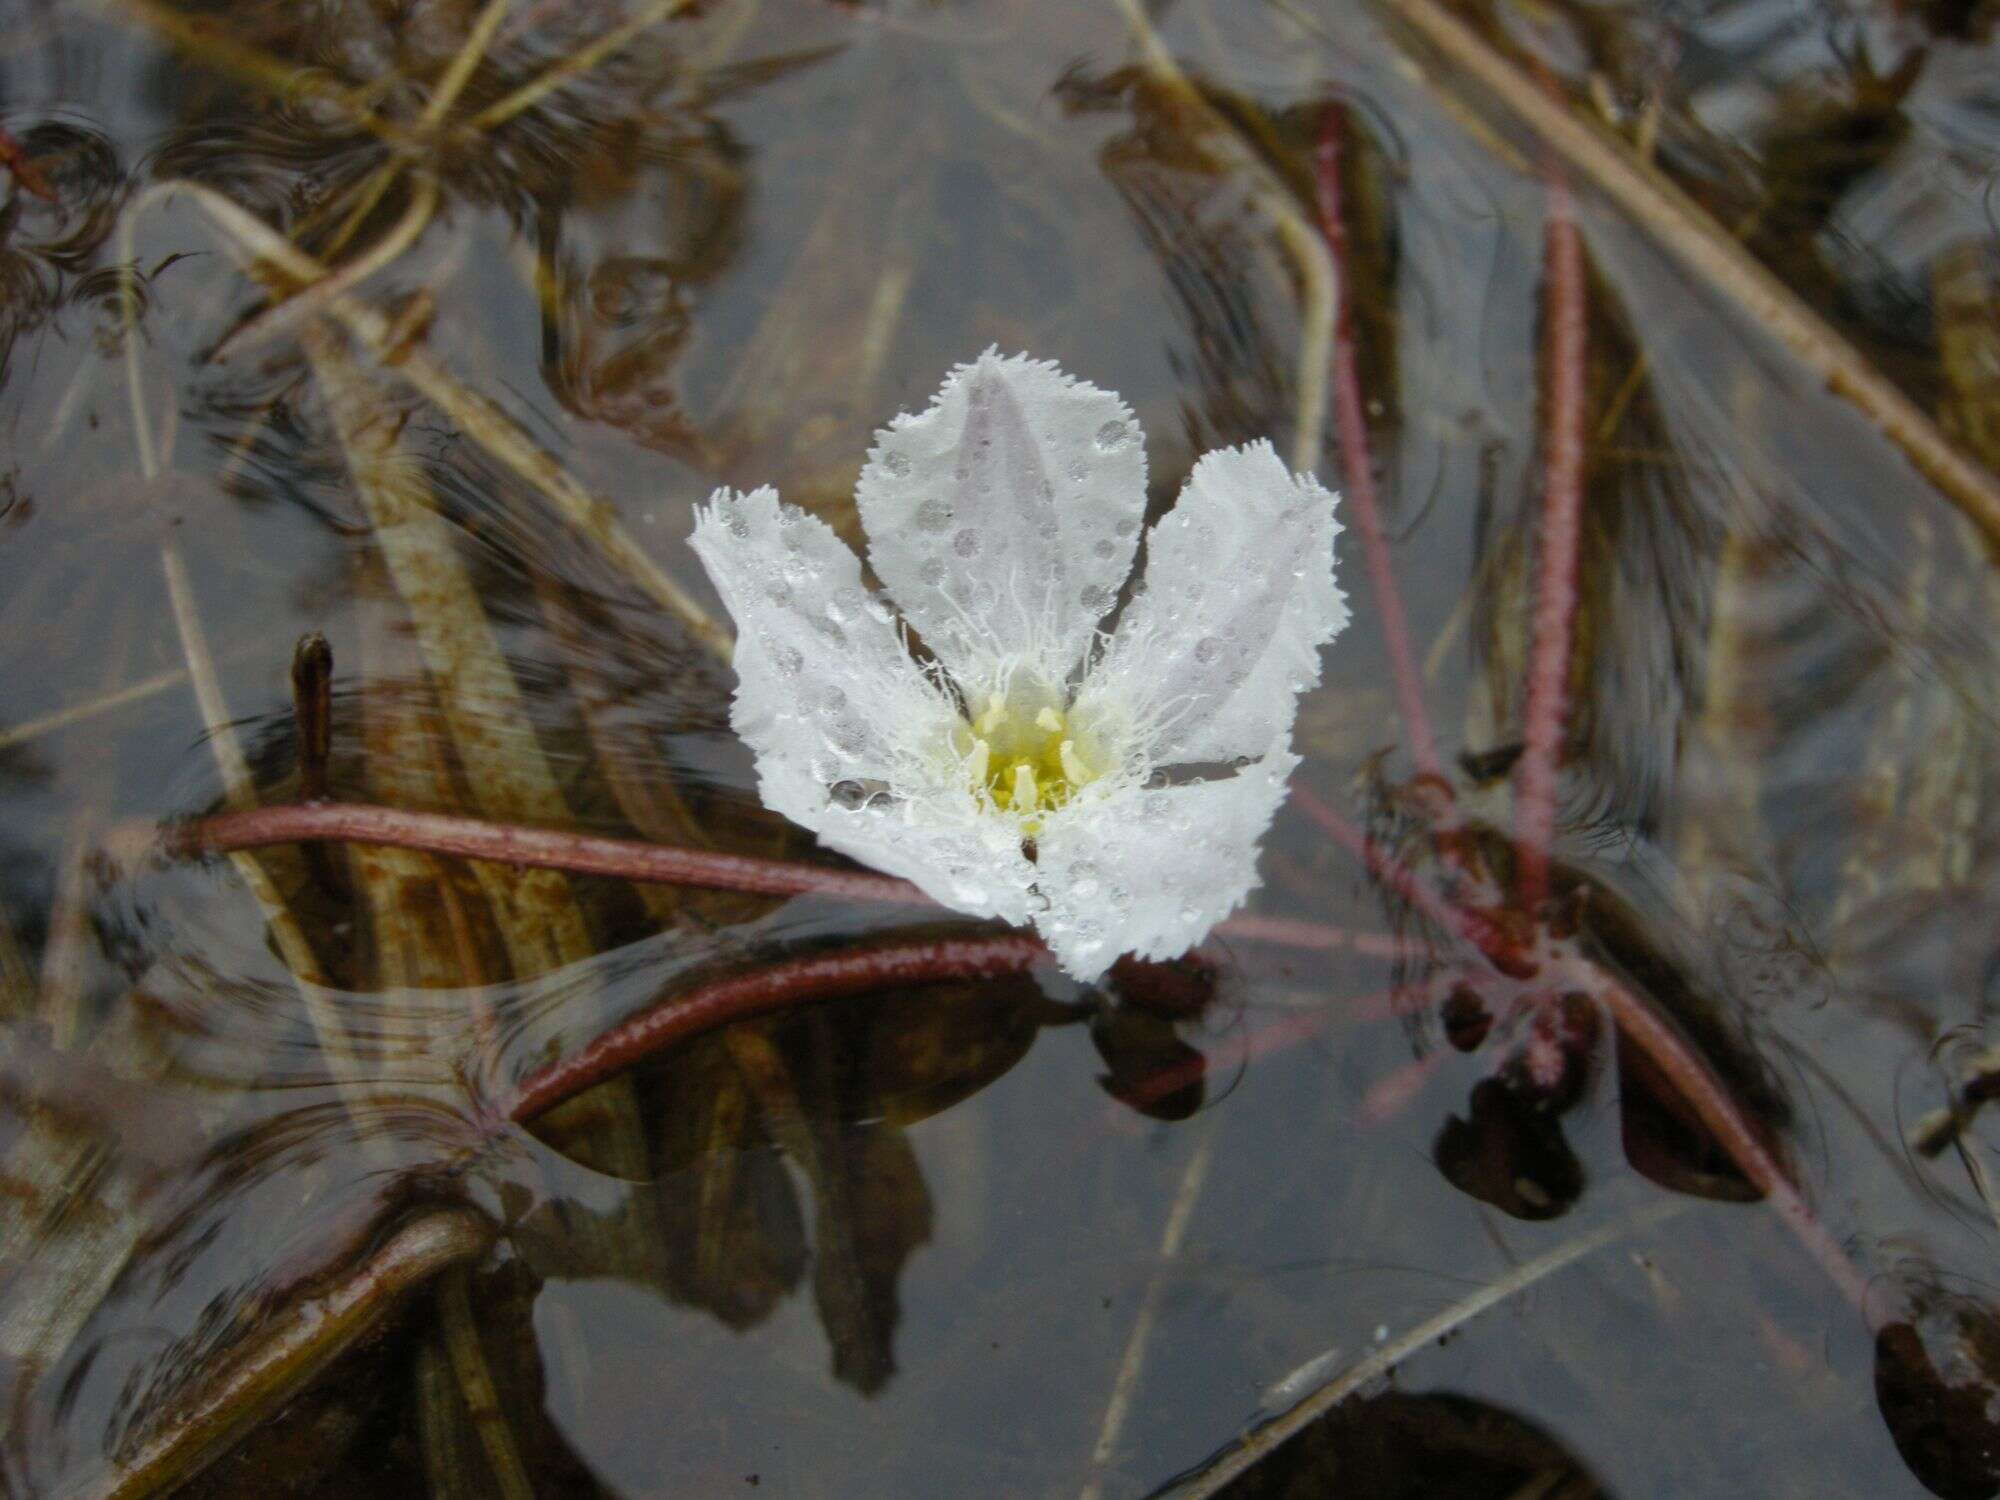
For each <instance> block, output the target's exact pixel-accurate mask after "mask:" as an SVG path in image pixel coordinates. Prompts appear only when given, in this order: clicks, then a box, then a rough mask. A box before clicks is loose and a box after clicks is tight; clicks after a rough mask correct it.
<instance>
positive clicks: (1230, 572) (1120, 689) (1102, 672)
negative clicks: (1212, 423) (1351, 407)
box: [1075, 442, 1347, 767]
mask: <svg viewBox="0 0 2000 1500" xmlns="http://www.w3.org/2000/svg"><path fill="white" fill-rule="evenodd" d="M1333 507H1334V497H1333V496H1332V495H1330V494H1328V493H1327V492H1326V491H1325V490H1324V489H1322V488H1320V486H1319V485H1318V484H1317V483H1316V482H1315V481H1314V480H1313V479H1312V478H1311V477H1310V476H1306V477H1303V478H1294V477H1293V475H1292V473H1291V471H1290V470H1288V469H1287V468H1286V467H1285V465H1284V463H1283V462H1282V461H1281V460H1280V459H1279V458H1278V455H1277V454H1276V452H1274V451H1273V450H1272V448H1271V445H1270V444H1269V443H1267V442H1256V443H1251V444H1249V445H1248V446H1246V447H1242V448H1230V449H1224V450H1220V451H1217V452H1214V453H1209V454H1206V455H1205V456H1203V458H1202V459H1201V460H1200V462H1198V463H1197V464H1196V465H1195V466H1194V472H1193V473H1192V474H1190V475H1189V476H1188V481H1187V484H1186V486H1185V487H1184V488H1183V489H1182V490H1181V495H1180V499H1179V500H1178V501H1177V502H1176V503H1175V505H1174V508H1173V509H1172V510H1171V511H1170V512H1168V513H1167V515H1165V516H1164V517H1162V518H1161V519H1160V521H1159V522H1158V523H1157V524H1155V525H1154V526H1153V528H1152V529H1151V530H1150V531H1148V532H1147V533H1146V567H1145V581H1144V584H1143V586H1142V587H1141V589H1140V590H1139V592H1138V593H1137V594H1136V595H1135V596H1134V598H1133V600H1132V602H1131V604H1130V605H1128V606H1127V608H1126V610H1125V613H1124V615H1123V617H1122V618H1121V619H1120V621H1119V624H1118V630H1117V633H1116V635H1114V636H1113V638H1112V640H1111V641H1110V643H1109V645H1108V646H1107V647H1106V649H1105V653H1104V655H1103V657H1102V659H1101V660H1099V661H1098V663H1097V664H1096V665H1095V666H1094V667H1093V668H1092V670H1091V672H1090V675H1089V676H1088V677H1087V678H1086V679H1085V680H1084V682H1083V685H1082V687H1081V688H1080V689H1079V691H1078V694H1077V706H1076V715H1075V717H1076V719H1077V722H1078V723H1079V724H1080V725H1083V726H1097V725H1101V726H1103V728H1102V729H1101V730H1100V733H1102V734H1103V735H1104V737H1105V738H1107V739H1113V740H1116V739H1121V738H1122V739H1125V740H1127V741H1130V742H1135V743H1143V744H1144V746H1145V747H1146V753H1147V755H1148V756H1149V758H1150V759H1151V761H1152V763H1153V764H1154V765H1155V766H1163V767H1170V766H1175V765H1187V764H1196V763H1201V762H1209V761H1229V760H1236V759H1240V758H1243V757H1245V756H1254V755H1258V754H1260V753H1262V752H1263V750H1264V749H1265V747H1267V746H1269V745H1270V744H1271V743H1272V742H1273V741H1274V739H1276V740H1282V739H1284V738H1286V737H1287V736H1288V735H1289V731H1290V727H1291V723H1292V718H1293V715H1294V714H1295V713H1296V712H1297V707H1298V703H1297V700H1298V695H1299V694H1300V693H1302V692H1304V691H1306V690H1307V689H1308V688H1311V687H1312V686H1313V685H1314V684H1316V683H1317V682H1318V681H1319V648H1320V646H1321V645H1322V644H1323V643H1325V642H1326V641H1329V640H1331V639H1333V637H1334V636H1335V635H1336V634H1337V633H1338V632H1339V631H1340V629H1341V627H1342V626H1344V625H1345V624H1346V623H1347V601H1346V598H1345V597H1344V596H1343V595H1342V593H1341V591H1340V589H1339V588H1338V587H1337V586H1336V585H1335V583H1334V581H1333V539H1334V538H1335V537H1336V536H1338V535H1339V533H1340V529H1341V528H1340V523H1339V522H1337V521H1336V520H1334V518H1333ZM1120 726H1124V728H1123V729H1122V732H1121V727H1120Z"/></svg>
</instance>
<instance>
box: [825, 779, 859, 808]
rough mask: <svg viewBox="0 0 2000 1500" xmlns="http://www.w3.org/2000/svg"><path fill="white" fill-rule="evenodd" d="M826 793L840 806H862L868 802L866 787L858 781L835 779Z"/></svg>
mask: <svg viewBox="0 0 2000 1500" xmlns="http://www.w3.org/2000/svg"><path fill="white" fill-rule="evenodd" d="M826 794H827V796H828V797H830V798H832V799H833V801H835V802H837V803H839V804H840V805H841V806H842V807H864V806H866V805H867V802H868V788H867V787H866V786H865V785H864V784H863V783H861V782H859V781H853V780H848V781H836V782H835V783H834V784H833V785H832V786H830V787H828V788H827V789H826Z"/></svg>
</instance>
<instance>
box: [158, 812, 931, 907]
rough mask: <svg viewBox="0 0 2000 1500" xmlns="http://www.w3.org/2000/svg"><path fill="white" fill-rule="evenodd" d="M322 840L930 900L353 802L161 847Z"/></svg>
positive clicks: (844, 880)
mask: <svg viewBox="0 0 2000 1500" xmlns="http://www.w3.org/2000/svg"><path fill="white" fill-rule="evenodd" d="M321 839H335V840H346V841H350V842H353V843H357V844H388V845H391V846H393V847H396V848H400V849H423V850H427V851H428V852H430V853H432V854H456V855H462V856H464V857H466V858H468V859H490V860H493V861H495V862H496V863H499V864H503V865H528V866H532V867H535V868H538V869H548V870H567V871H569V872H570V873H572V874H576V875H608V876H612V877H614V878H617V879H621V880H637V881H643V882H647V883H652V884H664V885H696V886H707V887H710V888H713V889H717V890H730V891H752V892H755V893H757V894H759V895H767V896H800V895H808V894H811V895H821V896H839V897H844V898H846V899H848V900H851V901H886V902H892V903H895V904H898V905H903V906H927V905H929V904H930V901H929V898H928V897H926V896H925V895H924V894H923V893H922V892H921V891H919V890H918V889H917V888H916V887H915V886H913V885H911V884H910V883H909V882H908V881H905V880H892V879H890V878H889V877H888V876H886V875H867V874H861V873H858V872H855V871H850V870H829V869H825V868H823V867H821V866H819V865H808V864H801V863H798V862H797V861H794V860H784V859H759V858H757V857H755V856H753V855H747V854H718V853H715V852H714V851H712V850H707V849H676V848H674V847H672V846H671V845H667V844H650V843H647V842H645V841H644V840H641V839H608V838H598V837H595V836H592V835H590V834H582V833H565V832H563V831H561V830H559V829H553V828H523V827H519V826H516V825H513V824H508V823H487V822H482V821H481V820H479V819H477V818H461V817H456V816H453V815H451V814H449V813H427V812H411V811H409V810H407V809H404V808H398V807H377V806H374V805H373V804H370V803H362V802H290V803H276V804H273V805H272V806H269V807H255V808H250V809H247V810H245V811H243V812H226V813H217V814H216V815H214V816H213V817H208V818H203V819H201V820H200V821H199V822H193V823H184V824H181V825H180V826H179V827H176V828H173V829H171V830H169V832H168V834H167V847H168V848H169V850H171V851H172V852H173V853H175V854H210V853H216V854H219V853H225V852H227V851H229V850H233V849H259V848H263V847H265V846H267V845H270V844H299V843H310V842H313V841H316V840H321Z"/></svg>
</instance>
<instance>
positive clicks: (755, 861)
mask: <svg viewBox="0 0 2000 1500" xmlns="http://www.w3.org/2000/svg"><path fill="white" fill-rule="evenodd" d="M318 840H349V841H352V842H354V843H360V844H387V845H391V846H394V847H396V848H399V849H422V850H424V851H426V852H428V853H431V854H444V855H458V856H462V857H464V858H467V859H490V860H493V861H495V862H496V863H499V864H506V865H527V866H531V867H534V868H537V869H548V870H565V871H567V872H569V873H570V874H572V875H604V876H609V877H610V878H612V879H615V880H633V881H639V882H641V883H644V884H659V885H692V886H702V887H706V888H709V889H712V890H725V891H749V892H751V893H753V894H757V895H766V896H802V895H816V896H831V897H837V898H839V899H842V900H847V901H869V902H884V903H887V904H889V905H893V906H933V905H935V904H936V903H935V902H933V901H932V900H931V898H930V897H928V896H926V895H925V894H924V893H923V892H922V891H920V890H918V889H917V888H916V887H915V886H913V885H911V884H910V883H909V882H908V881H906V880H896V879H892V878H891V877H889V876H887V875H870V874H867V873H865V872H862V871H854V870H832V869H828V868H826V867H825V866H824V865H809V864H804V863H801V862H799V861H797V860H788V859H761V858H758V857H757V856H755V855H748V854H718V853H716V852H714V851H712V850H707V849H681V848H676V847H674V846H673V845H670V844H655V843H649V842H647V841H646V840H644V839H612V838H599V837H596V836H594V835H591V834H581V833H566V832H563V831H561V830H559V829H553V828H523V827H520V826H518V825H515V824H510V823H488V822H484V821H482V820H481V819H478V818H462V817H458V816H456V815H454V814H450V813H426V812H410V811H408V810H406V809H404V808H398V807H378V806H376V805H374V804H372V803H365V802H283V803H276V804H273V805H271V806H269V807H256V808H250V809H247V810H245V811H242V812H226V813H217V814H215V815H214V816H213V817H207V818H201V819H198V820H197V821H194V822H191V823H183V824H180V825H178V826H177V827H174V828H171V829H169V830H168V831H167V832H166V834H165V836H164V842H165V845H166V848H167V850H168V852H169V853H172V854H175V855H181V856H185V855H196V854H224V853H228V852H230V851H232V850H237V849H262V848H266V847H268V846H270V845H272V844H300V843H311V842H315V841H318ZM1215 931H1216V935H1217V936H1218V937H1226V938H1236V939H1240V940H1243V941H1246V942H1261V943H1270V944H1272V945H1273V946H1277V947H1286V948H1303V949H1309V950H1328V949H1334V948H1341V947H1351V948H1353V949H1354V950H1355V951H1356V952H1357V953H1367V954H1371V955H1377V956H1383V957H1389V958H1395V957H1398V956H1400V955H1401V954H1402V952H1403V945H1402V944H1401V943H1399V942H1398V941H1397V940H1396V939H1395V938H1393V937H1389V936H1387V935H1385V934H1382V933H1365V932H1347V931H1343V930H1342V929H1340V928H1337V927H1326V926H1322V925H1321V924H1319V923H1317V922H1301V921H1298V920H1296V919H1293V918H1288V917H1272V916H1260V915H1255V914H1248V913H1246V914H1245V915H1243V916H1240V917H1234V918H1231V919H1230V920H1228V921H1226V922H1223V923H1221V924H1219V925H1218V926H1217V927H1216V929H1215Z"/></svg>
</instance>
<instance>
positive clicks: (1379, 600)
mask: <svg viewBox="0 0 2000 1500" xmlns="http://www.w3.org/2000/svg"><path fill="white" fill-rule="evenodd" d="M1341 113H1342V108H1341V106H1340V105H1338V104H1329V105H1328V106H1327V107H1326V108H1325V109H1324V110H1322V111H1321V112H1320V127H1319V146H1318V149H1317V150H1316V151H1315V153H1314V156H1313V163H1314V168H1315V171H1314V182H1315V184H1316V186H1317V188H1318V198H1319V230H1320V234H1321V235H1322V236H1323V237H1324V238H1325V240H1326V248H1327V253H1328V254H1329V255H1330V256H1331V257H1332V259H1333V265H1334V273H1335V274H1334V281H1335V293H1334V296H1335V301H1334V323H1333V423H1334V430H1335V432H1336V433H1338V434H1339V437H1340V460H1341V472H1342V473H1343V474H1344V475H1345V476H1346V480H1347V500H1348V503H1349V504H1350V505H1352V506H1353V508H1354V526H1355V529H1356V530H1357V531H1359V532H1360V533H1361V553H1362V557H1363V559H1364V560H1365V561H1366V563H1367V567H1368V587H1369V588H1370V589H1371V590H1372V591H1373V593H1374V595H1375V607H1376V609H1377V611H1378V612H1379V613H1380V615H1381V617H1382V640H1383V643H1384V644H1385V645H1386V646H1387V648H1388V651H1389V666H1390V669H1391V671H1392V672H1393V673H1394V675H1395V679H1396V702H1397V705H1398V708H1399V711H1400V712H1401V714H1402V716H1403V730H1404V732H1405V733H1406V734H1407V735H1408V736H1409V738H1410V755H1411V757H1412V758H1413V759H1414V760H1415V761H1416V763H1417V769H1418V770H1419V771H1422V772H1424V773H1425V774H1427V775H1431V776H1436V777H1438V778H1439V779H1443V775H1444V771H1443V767H1442V765H1441V764H1440V763H1439V761H1438V752H1437V741H1436V739H1435V738H1434V737H1433V736H1432V734H1431V723H1430V716H1429V715H1428V714H1427V713H1426V712H1425V711H1424V687H1423V679H1422V677H1421V676H1419V675H1418V672H1417V661H1416V656H1415V654H1414V653H1413V652H1412V651H1411V649H1410V630H1409V624H1408V622H1407V621H1406V619H1405V618H1404V615H1403V596H1402V594H1401V593H1400V592H1399V591H1398V590H1397V588H1396V574H1395V570H1394V569H1393V568H1392V567H1391V565H1390V561H1389V541H1388V537H1387V536H1386V535H1385V534H1384V533H1383V530H1382V505H1381V500H1380V497H1379V496H1378V495H1377V493H1376V489H1375V467H1374V464H1373V462H1372V460H1371V459H1370V457H1369V453H1368V422H1367V418H1366V416H1365V415H1364V413H1363V411H1362V406H1361V375H1360V371H1359V368H1358V366H1357V363H1356V360H1355V354H1354V318H1353V308H1352V303H1351V299H1350V298H1349V296H1348V280H1349V278H1348V274H1347V226H1346V224H1345V223H1344V222H1343V221H1342V219H1341V216H1340V155H1341V148H1342V135H1341V128H1340V127H1341Z"/></svg>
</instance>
